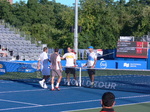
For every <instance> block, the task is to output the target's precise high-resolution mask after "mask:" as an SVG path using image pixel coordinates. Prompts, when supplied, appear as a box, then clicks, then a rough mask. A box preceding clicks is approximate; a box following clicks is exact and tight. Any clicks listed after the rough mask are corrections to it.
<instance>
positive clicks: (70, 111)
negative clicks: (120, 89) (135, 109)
mask: <svg viewBox="0 0 150 112" xmlns="http://www.w3.org/2000/svg"><path fill="white" fill-rule="evenodd" d="M141 103H150V101H146V102H138V103H130V104H122V105H115V106H114V107H121V106H130V105H137V104H141ZM101 108H102V107H94V108H86V109H79V110H67V111H61V112H72V111H74V112H76V111H77V112H78V111H83V110H92V109H101Z"/></svg>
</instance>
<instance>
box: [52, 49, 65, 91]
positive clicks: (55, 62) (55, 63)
mask: <svg viewBox="0 0 150 112" xmlns="http://www.w3.org/2000/svg"><path fill="white" fill-rule="evenodd" d="M58 51H59V49H57V48H56V49H54V53H53V54H51V56H50V61H51V70H52V80H51V90H52V91H54V90H55V89H57V90H58V91H60V88H59V84H60V82H61V79H62V71H63V70H62V65H61V58H60V55H59V53H58ZM56 76H58V80H57V84H56V86H55V88H54V79H55V77H56Z"/></svg>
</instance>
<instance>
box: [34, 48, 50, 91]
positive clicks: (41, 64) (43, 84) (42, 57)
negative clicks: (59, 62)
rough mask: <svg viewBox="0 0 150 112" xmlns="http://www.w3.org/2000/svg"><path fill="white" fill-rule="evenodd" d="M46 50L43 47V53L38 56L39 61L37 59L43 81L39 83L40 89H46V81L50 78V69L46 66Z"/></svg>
mask: <svg viewBox="0 0 150 112" xmlns="http://www.w3.org/2000/svg"><path fill="white" fill-rule="evenodd" d="M47 53H48V48H47V47H44V48H43V53H42V54H40V56H39V59H38V68H37V69H38V70H39V69H41V71H42V75H43V79H42V80H41V81H39V84H40V85H41V87H42V88H44V89H47V88H48V87H47V85H46V81H47V79H48V78H49V77H50V68H49V65H48V61H49V59H48V54H47Z"/></svg>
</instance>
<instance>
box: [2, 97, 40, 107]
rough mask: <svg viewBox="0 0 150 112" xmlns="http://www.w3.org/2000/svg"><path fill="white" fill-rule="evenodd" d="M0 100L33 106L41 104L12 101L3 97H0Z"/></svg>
mask: <svg viewBox="0 0 150 112" xmlns="http://www.w3.org/2000/svg"><path fill="white" fill-rule="evenodd" d="M0 101H4V102H11V103H19V104H27V105H34V106H42V105H39V104H34V103H27V102H20V101H12V100H4V99H0Z"/></svg>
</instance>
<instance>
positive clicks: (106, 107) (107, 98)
mask: <svg viewBox="0 0 150 112" xmlns="http://www.w3.org/2000/svg"><path fill="white" fill-rule="evenodd" d="M115 103H116V102H115V95H114V94H113V93H111V92H106V93H104V94H103V96H102V100H101V105H102V110H101V111H100V112H115V111H114V109H113V106H114V105H115Z"/></svg>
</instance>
